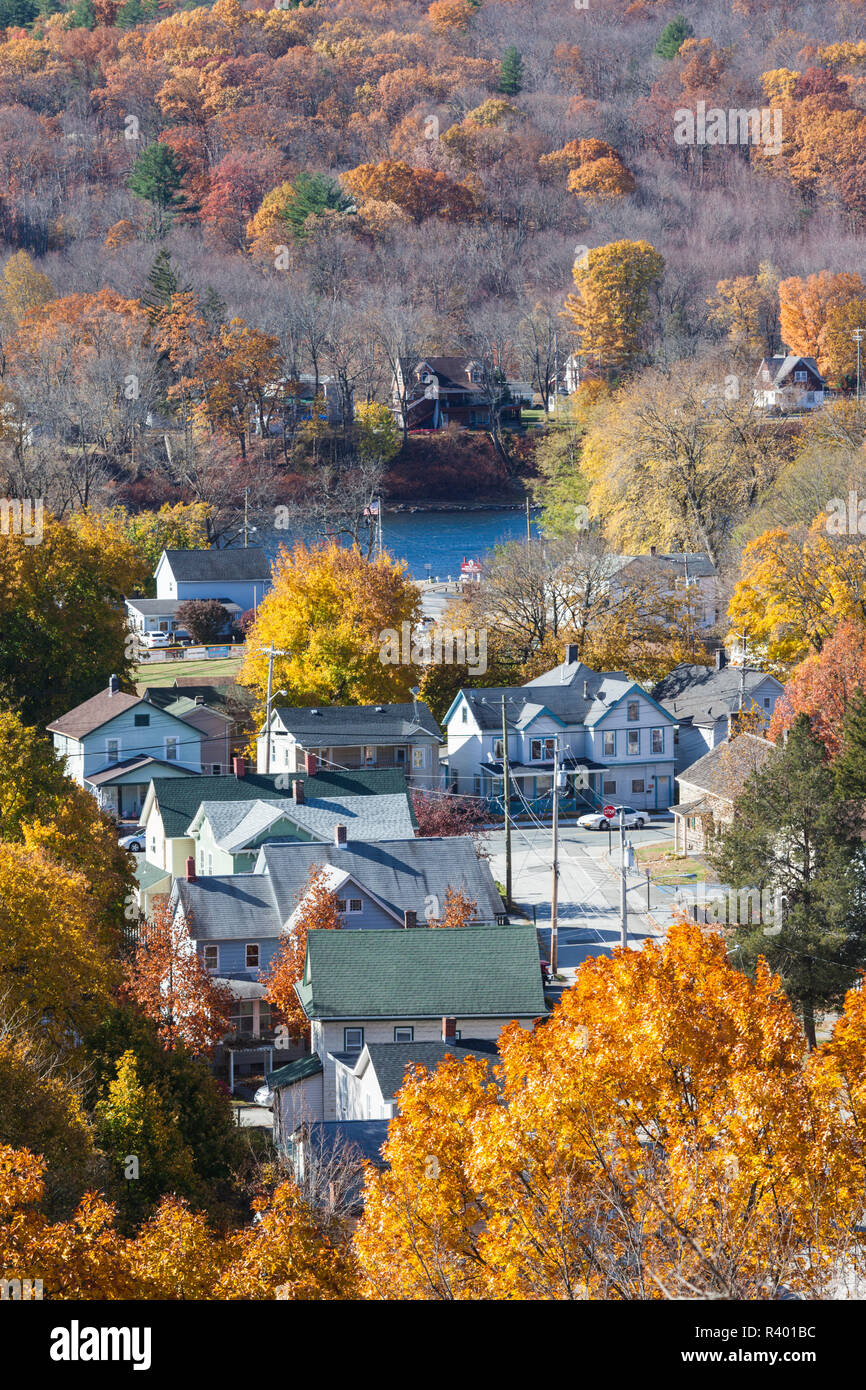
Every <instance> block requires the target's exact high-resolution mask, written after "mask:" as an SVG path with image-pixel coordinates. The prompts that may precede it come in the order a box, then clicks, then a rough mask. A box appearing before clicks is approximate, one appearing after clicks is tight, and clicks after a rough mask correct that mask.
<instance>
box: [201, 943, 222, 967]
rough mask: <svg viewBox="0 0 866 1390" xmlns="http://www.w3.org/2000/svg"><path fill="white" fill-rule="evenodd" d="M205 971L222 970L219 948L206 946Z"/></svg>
mask: <svg viewBox="0 0 866 1390" xmlns="http://www.w3.org/2000/svg"><path fill="white" fill-rule="evenodd" d="M204 966H205V970H219V968H220V948H219V946H205V948H204Z"/></svg>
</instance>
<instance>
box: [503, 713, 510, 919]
mask: <svg viewBox="0 0 866 1390" xmlns="http://www.w3.org/2000/svg"><path fill="white" fill-rule="evenodd" d="M502 805H503V809H504V811H505V906H506V908H510V907H511V786H510V782H509V778H508V726H507V724H506V722H505V696H504V695H503V696H502Z"/></svg>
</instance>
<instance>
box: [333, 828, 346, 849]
mask: <svg viewBox="0 0 866 1390" xmlns="http://www.w3.org/2000/svg"><path fill="white" fill-rule="evenodd" d="M347 835H348V832H347V830H346V827H345V825H335V826H334V844H335V845H337V846H338V848H340V849H345V847H346V839H347Z"/></svg>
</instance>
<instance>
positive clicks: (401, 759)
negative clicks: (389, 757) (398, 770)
mask: <svg viewBox="0 0 866 1390" xmlns="http://www.w3.org/2000/svg"><path fill="white" fill-rule="evenodd" d="M405 761H406V749H405V748H395V749H394V762H395V763H396V764H397V765H398V767H399V766H400V765H401V764H402V763H405Z"/></svg>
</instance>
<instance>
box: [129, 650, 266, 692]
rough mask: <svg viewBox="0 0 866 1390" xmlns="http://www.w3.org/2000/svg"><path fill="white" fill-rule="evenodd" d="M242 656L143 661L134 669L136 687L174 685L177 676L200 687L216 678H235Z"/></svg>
mask: <svg viewBox="0 0 866 1390" xmlns="http://www.w3.org/2000/svg"><path fill="white" fill-rule="evenodd" d="M242 662H243V657H242V656H227V657H217V658H215V659H214V660H213V661H208V660H207V659H206V658H203V659H202V660H201V661H153V662H150V661H145V662H142V664H141V665H140V666H136V667H135V672H134V676H135V681H136V684H137V685H174V683H175V681H176V680H177V678H178V676H183V677H184V679H187V680H188V679H194V680H197V681H199V682H200V683H201V684H202V685H207V683H208V681H209V680H212V679H213V678H214V677H216V676H222V677H225V676H232V677H235V676H237V673H238V671H239V670H240V669H241V663H242Z"/></svg>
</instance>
